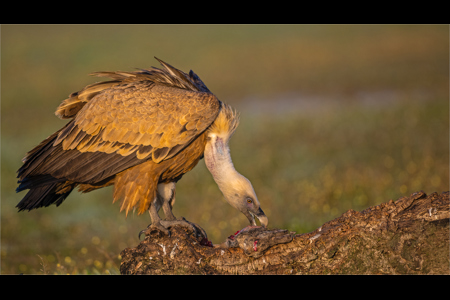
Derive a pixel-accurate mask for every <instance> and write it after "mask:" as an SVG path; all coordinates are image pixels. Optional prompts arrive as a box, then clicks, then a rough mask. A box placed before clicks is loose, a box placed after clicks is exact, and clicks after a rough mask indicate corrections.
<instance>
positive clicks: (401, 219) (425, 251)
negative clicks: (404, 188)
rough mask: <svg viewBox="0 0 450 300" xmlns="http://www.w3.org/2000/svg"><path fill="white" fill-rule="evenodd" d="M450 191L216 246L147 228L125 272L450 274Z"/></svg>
mask: <svg viewBox="0 0 450 300" xmlns="http://www.w3.org/2000/svg"><path fill="white" fill-rule="evenodd" d="M449 217H450V211H449V192H443V193H441V194H438V193H432V194H430V195H426V194H425V193H424V192H422V191H420V192H416V193H413V194H411V195H410V196H409V197H402V198H399V199H398V200H397V201H393V200H390V201H389V202H387V203H383V204H380V205H377V206H374V207H369V208H367V209H365V210H363V211H361V212H357V211H354V210H349V211H347V212H346V213H344V214H343V215H341V216H340V217H338V218H336V219H334V220H331V221H329V222H327V223H325V224H323V225H322V226H321V227H319V228H317V229H316V230H314V231H313V232H309V233H304V234H295V233H293V232H289V231H288V230H281V229H263V228H260V227H259V228H248V229H246V230H243V231H241V233H239V234H238V235H236V236H232V237H230V238H228V239H227V241H225V242H224V243H223V244H221V245H216V246H214V247H210V246H207V245H205V241H201V240H200V238H195V237H194V235H193V234H192V233H191V232H190V231H188V230H186V229H184V228H178V227H174V228H171V229H170V231H171V236H170V237H169V236H166V235H164V234H163V233H161V232H159V231H157V230H149V231H148V232H147V235H146V237H145V239H144V240H143V241H142V242H141V243H140V244H139V245H137V246H136V247H135V248H126V249H125V250H123V251H122V253H121V256H122V262H121V266H120V272H121V273H122V274H450V259H449V257H450V251H449Z"/></svg>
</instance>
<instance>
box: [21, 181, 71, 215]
mask: <svg viewBox="0 0 450 300" xmlns="http://www.w3.org/2000/svg"><path fill="white" fill-rule="evenodd" d="M61 184H64V183H53V184H47V185H41V186H37V187H35V188H31V189H30V190H29V191H28V193H27V194H26V195H25V197H24V198H23V199H22V200H21V201H20V202H19V204H17V206H16V207H17V208H18V209H19V211H22V210H28V211H30V210H32V209H36V208H39V207H47V206H49V205H51V204H56V206H59V205H60V204H61V203H62V202H63V201H64V200H65V199H66V198H67V196H69V194H70V193H71V192H72V190H73V188H74V187H75V185H74V186H72V187H71V188H70V189H69V190H68V191H66V192H64V193H60V194H57V193H56V191H57V190H58V188H59V187H60V185H61Z"/></svg>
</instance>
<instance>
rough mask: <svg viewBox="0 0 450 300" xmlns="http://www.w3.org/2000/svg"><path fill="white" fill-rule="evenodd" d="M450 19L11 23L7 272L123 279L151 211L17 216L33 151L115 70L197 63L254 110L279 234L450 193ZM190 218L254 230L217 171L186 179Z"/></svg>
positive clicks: (88, 199) (267, 205)
mask: <svg viewBox="0 0 450 300" xmlns="http://www.w3.org/2000/svg"><path fill="white" fill-rule="evenodd" d="M448 36H449V30H448V26H430V25H428V26H284V25H277V26H250V25H242V26H237V25H236V26H222V25H216V26H194V25H190V26H178V25H169V26H165V25H164V26H163V25H161V26H134V25H128V26H84V25H79V26H75V25H72V26H69V25H63V26H49V25H42V26H41V25H40V26H26V25H21V26H8V25H7V26H5V25H3V26H2V27H1V38H2V40H1V45H2V49H1V50H2V51H1V55H2V56H1V59H2V60H1V74H2V76H1V87H2V94H1V96H2V99H1V108H2V109H1V159H2V160H1V273H2V274H10V273H13V274H14V273H25V274H43V273H45V274H118V273H119V271H118V269H119V265H120V258H119V254H120V251H121V250H123V249H124V248H125V247H134V246H136V245H137V243H138V242H139V241H138V239H137V234H138V232H139V231H140V230H141V229H143V228H145V227H146V226H147V225H148V223H149V222H150V218H149V216H148V215H143V216H137V215H132V214H131V215H129V216H128V218H125V215H124V214H122V213H119V205H118V204H112V188H106V189H103V190H99V191H95V192H92V193H90V194H84V195H81V194H79V193H76V192H75V193H73V194H71V195H70V196H69V198H68V199H67V200H66V201H65V202H64V203H63V204H62V205H61V206H60V207H55V206H52V207H49V208H45V209H39V210H35V211H32V212H22V213H17V212H16V209H15V208H14V206H15V205H16V204H17V202H18V201H20V199H21V198H22V197H23V195H24V193H20V194H16V193H15V192H14V190H15V188H16V186H17V184H16V178H15V172H16V170H17V169H18V168H19V167H20V165H21V158H22V157H23V156H24V154H25V153H26V151H28V150H30V149H31V148H32V147H33V146H35V145H36V144H38V143H39V142H40V141H41V140H42V139H44V138H46V137H47V136H48V135H49V134H51V133H52V132H54V131H55V130H57V129H58V128H60V127H61V126H62V125H63V124H65V122H64V121H61V120H58V119H57V118H56V117H55V116H54V115H53V113H54V110H55V108H56V106H57V105H58V104H59V103H60V101H62V100H64V99H65V97H66V96H67V95H68V94H70V93H71V92H74V91H77V90H78V89H80V88H82V87H83V86H85V85H86V84H89V83H92V82H94V81H96V80H98V79H97V78H90V77H89V76H86V75H87V74H88V73H90V72H93V71H100V70H132V69H133V68H134V67H141V68H146V67H149V66H157V62H156V61H155V60H154V59H153V56H157V57H159V58H161V59H163V60H165V61H167V62H168V63H170V64H173V65H174V66H176V67H179V68H181V69H182V70H189V69H193V70H194V71H195V72H197V73H198V74H199V76H200V77H201V78H202V79H203V80H204V81H205V83H206V84H207V86H208V87H209V88H210V89H211V90H212V91H213V92H214V93H215V94H216V95H217V96H218V97H219V98H220V99H221V100H224V101H226V102H228V103H230V104H232V105H233V106H234V107H236V108H237V109H238V110H239V111H241V124H240V125H239V128H238V130H237V132H236V133H235V135H234V136H233V138H232V140H231V144H230V147H231V155H232V158H233V162H234V164H235V167H236V169H237V170H238V171H240V172H241V173H242V174H244V175H245V176H246V177H248V178H249V179H250V180H251V181H252V183H253V186H254V188H255V190H256V193H257V195H258V197H259V200H260V202H261V204H262V206H263V209H264V211H265V212H266V214H267V215H268V217H269V226H270V227H271V228H275V227H278V228H288V229H290V230H293V231H297V232H299V233H302V232H308V231H311V230H314V229H315V228H317V227H319V226H320V225H321V224H323V223H324V222H326V221H329V220H331V219H333V218H335V217H337V216H339V215H341V214H342V213H344V212H345V211H346V210H348V209H354V210H362V209H365V208H367V207H369V206H372V205H377V204H380V203H382V202H385V201H388V200H389V199H394V200H395V199H397V198H398V197H401V196H404V195H408V194H410V193H412V192H415V191H418V190H424V191H425V192H426V193H431V192H434V191H437V192H442V191H446V190H449V154H448V153H449V95H448V90H449V86H448V82H449V75H448V74H449V67H448V66H449V58H448V53H449V52H448V45H449V43H448ZM174 213H175V215H176V216H184V217H186V219H188V220H190V221H193V222H196V223H199V224H200V225H201V226H202V227H204V228H205V230H206V231H207V233H208V235H209V238H210V239H211V240H212V241H213V242H214V243H220V242H222V241H223V240H224V239H225V238H226V237H227V236H228V235H230V234H232V233H234V232H235V231H237V230H238V229H240V228H242V227H244V226H246V225H247V224H246V222H247V221H246V218H245V217H244V216H243V215H242V214H241V213H239V212H237V211H236V210H235V209H233V208H232V207H231V206H229V205H228V204H227V203H226V202H225V200H224V199H223V196H222V195H221V193H220V191H219V189H218V188H217V186H216V184H215V183H214V181H213V179H212V176H211V175H210V174H209V173H208V171H207V169H206V167H205V165H204V162H203V161H201V162H200V163H199V165H198V166H197V167H196V168H195V169H194V170H192V171H191V172H189V173H188V174H186V175H185V176H184V177H183V179H182V180H181V181H180V182H179V184H178V185H177V203H176V205H175V208H174Z"/></svg>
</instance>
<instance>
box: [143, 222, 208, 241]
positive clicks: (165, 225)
mask: <svg viewBox="0 0 450 300" xmlns="http://www.w3.org/2000/svg"><path fill="white" fill-rule="evenodd" d="M173 226H181V227H185V228H188V229H190V230H191V231H192V232H193V233H195V235H196V236H197V237H198V236H201V237H204V238H207V235H206V232H205V230H204V229H203V228H201V227H200V226H199V225H197V224H195V223H192V222H189V221H187V220H186V219H185V218H183V217H182V218H181V219H180V220H176V219H175V220H159V221H158V222H155V223H154V224H153V223H152V224H150V225H149V226H148V227H147V228H146V229H144V230H141V231H140V232H139V239H141V235H142V234H143V233H144V234H145V233H146V232H147V231H148V230H151V229H155V228H156V229H159V230H160V231H162V232H164V233H165V234H166V235H168V236H170V231H169V228H170V227H173Z"/></svg>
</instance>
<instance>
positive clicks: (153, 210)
mask: <svg viewBox="0 0 450 300" xmlns="http://www.w3.org/2000/svg"><path fill="white" fill-rule="evenodd" d="M161 202H162V203H161ZM174 203H175V182H170V183H167V184H166V183H161V184H159V185H158V195H157V197H156V199H155V200H154V201H153V203H152V205H151V206H150V210H149V213H150V218H151V219H152V224H150V225H149V226H148V227H147V229H144V230H142V231H141V232H139V238H140V236H141V234H142V233H144V232H145V231H147V230H148V229H150V228H158V229H159V230H161V231H162V232H164V233H165V234H167V235H168V236H170V231H169V228H170V227H173V226H181V227H186V228H188V229H190V230H191V231H192V232H194V233H195V234H196V235H197V236H198V235H201V236H203V237H205V238H207V235H206V232H205V231H204V230H203V228H201V227H200V226H199V225H197V224H195V223H191V222H189V221H187V220H186V219H185V218H183V217H181V219H179V220H177V218H176V217H175V216H174V215H173V213H172V207H173V205H174ZM161 206H162V208H163V210H164V214H165V216H166V218H165V220H161V218H160V217H159V215H158V211H159V209H160V208H161Z"/></svg>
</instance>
